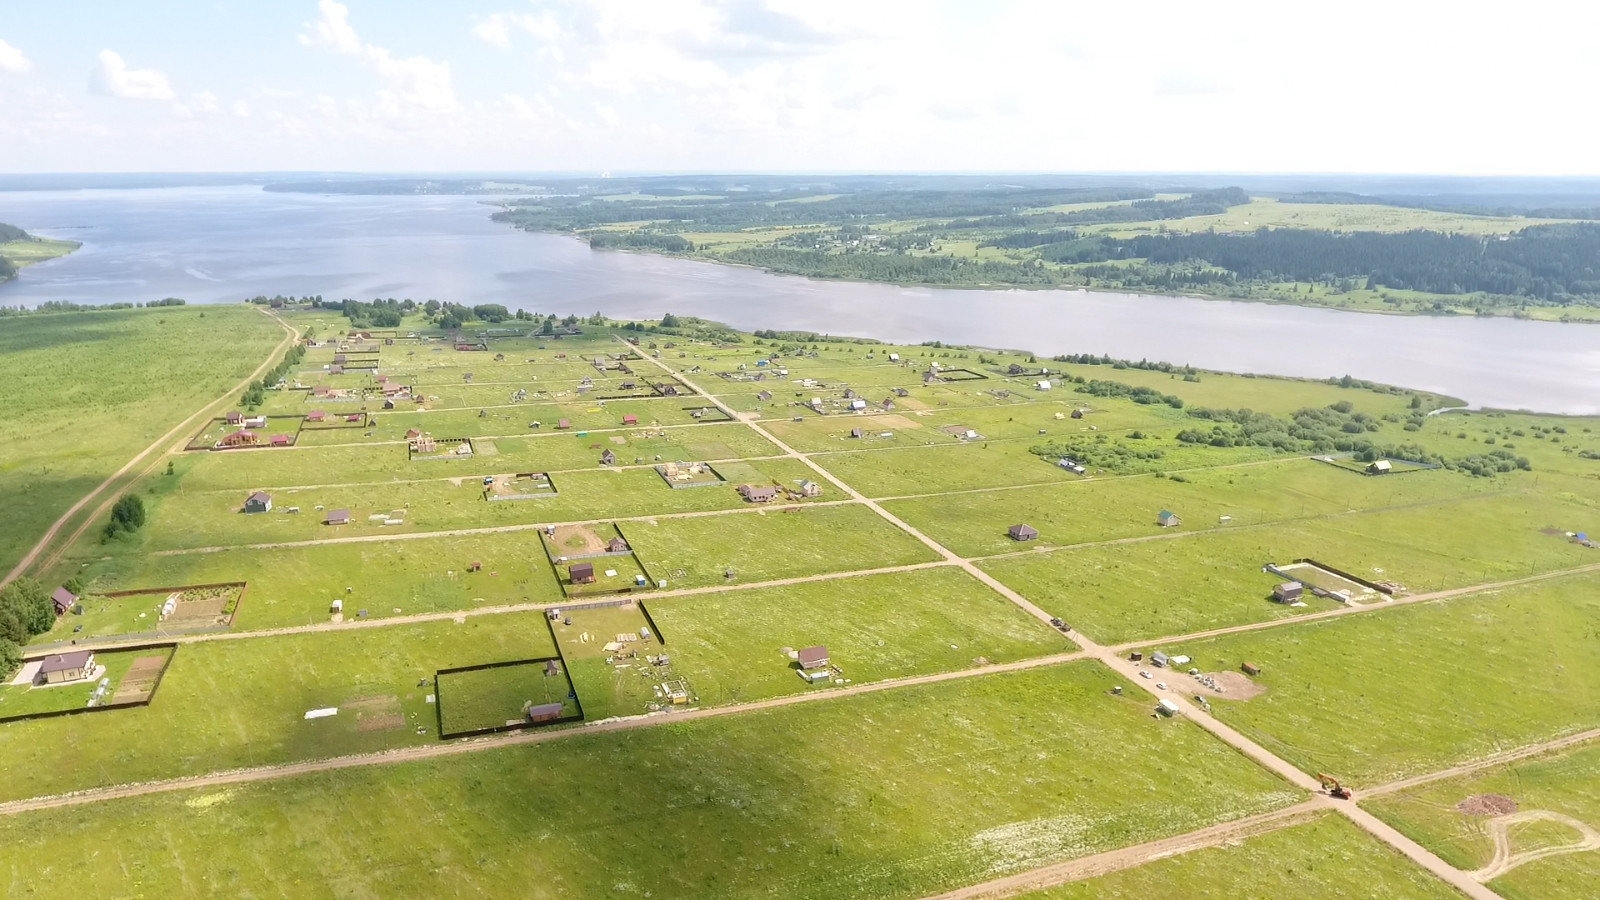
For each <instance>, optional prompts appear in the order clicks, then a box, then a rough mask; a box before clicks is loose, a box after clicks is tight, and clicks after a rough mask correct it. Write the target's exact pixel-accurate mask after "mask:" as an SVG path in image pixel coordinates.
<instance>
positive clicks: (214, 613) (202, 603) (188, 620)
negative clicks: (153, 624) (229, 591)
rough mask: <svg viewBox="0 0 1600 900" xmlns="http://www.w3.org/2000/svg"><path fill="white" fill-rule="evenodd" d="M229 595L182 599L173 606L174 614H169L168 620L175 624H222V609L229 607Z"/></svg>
mask: <svg viewBox="0 0 1600 900" xmlns="http://www.w3.org/2000/svg"><path fill="white" fill-rule="evenodd" d="M228 599H229V598H227V597H212V598H210V599H207V600H180V601H179V602H178V605H177V606H175V607H173V609H172V615H170V616H167V621H168V622H170V623H172V624H174V625H197V624H200V623H205V624H208V625H209V624H213V623H216V624H220V623H221V621H222V611H223V610H224V609H227V608H228Z"/></svg>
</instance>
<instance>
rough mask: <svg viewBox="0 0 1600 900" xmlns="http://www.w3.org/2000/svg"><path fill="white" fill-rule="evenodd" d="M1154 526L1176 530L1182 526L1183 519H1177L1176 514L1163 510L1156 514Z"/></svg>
mask: <svg viewBox="0 0 1600 900" xmlns="http://www.w3.org/2000/svg"><path fill="white" fill-rule="evenodd" d="M1156 524H1157V525H1160V526H1161V527H1162V528H1176V527H1178V526H1179V525H1182V524H1183V519H1181V518H1179V517H1178V514H1177V513H1175V512H1172V511H1171V510H1166V509H1163V510H1162V511H1161V512H1159V513H1157V514H1156Z"/></svg>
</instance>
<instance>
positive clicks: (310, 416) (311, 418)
mask: <svg viewBox="0 0 1600 900" xmlns="http://www.w3.org/2000/svg"><path fill="white" fill-rule="evenodd" d="M327 415H328V414H327V413H325V412H323V411H322V410H320V409H314V410H312V411H311V412H308V413H306V421H308V422H321V421H322V420H323V418H325V417H326V416H327Z"/></svg>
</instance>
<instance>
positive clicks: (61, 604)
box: [50, 587, 78, 616]
mask: <svg viewBox="0 0 1600 900" xmlns="http://www.w3.org/2000/svg"><path fill="white" fill-rule="evenodd" d="M50 605H51V606H54V607H55V610H56V615H58V616H64V615H66V614H67V612H68V611H69V610H71V609H72V608H73V607H74V606H77V605H78V595H77V594H74V593H73V592H71V591H69V590H67V589H66V588H64V587H58V588H56V590H55V593H53V594H51V595H50Z"/></svg>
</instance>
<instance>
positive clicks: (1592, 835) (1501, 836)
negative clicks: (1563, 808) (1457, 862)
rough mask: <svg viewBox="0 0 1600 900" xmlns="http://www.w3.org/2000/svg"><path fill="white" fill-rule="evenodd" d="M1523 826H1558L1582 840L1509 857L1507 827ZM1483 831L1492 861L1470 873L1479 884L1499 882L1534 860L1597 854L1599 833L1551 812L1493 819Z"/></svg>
mask: <svg viewBox="0 0 1600 900" xmlns="http://www.w3.org/2000/svg"><path fill="white" fill-rule="evenodd" d="M1523 822H1555V823H1556V824H1558V825H1565V826H1567V827H1568V828H1571V829H1572V830H1574V831H1576V832H1578V834H1579V835H1580V836H1581V837H1582V840H1579V841H1577V842H1575V843H1571V844H1561V845H1559V846H1555V847H1540V848H1539V849H1537V850H1525V851H1523V852H1521V853H1512V852H1511V826H1513V825H1520V824H1522V823H1523ZM1484 830H1486V831H1487V832H1488V833H1489V838H1490V840H1492V841H1494V857H1493V858H1492V859H1491V860H1490V861H1489V864H1488V865H1487V866H1484V867H1483V868H1481V869H1478V870H1477V871H1474V872H1472V873H1470V874H1471V875H1472V877H1473V878H1476V879H1477V880H1479V881H1489V880H1491V879H1494V878H1499V877H1500V876H1501V875H1504V874H1505V873H1507V872H1509V871H1511V870H1512V869H1515V868H1516V867H1517V866H1520V865H1522V864H1523V863H1530V862H1533V861H1534V860H1536V859H1544V858H1545V857H1549V856H1562V855H1565V854H1567V853H1582V852H1584V851H1587V850H1600V831H1596V830H1595V828H1594V826H1592V825H1590V824H1589V823H1588V822H1584V821H1580V820H1578V819H1574V818H1572V817H1571V816H1568V815H1563V814H1561V813H1558V812H1551V811H1550V810H1548V809H1530V810H1525V811H1523V812H1514V813H1511V814H1510V815H1504V816H1496V817H1494V818H1493V819H1490V820H1489V821H1488V822H1487V823H1485V824H1484Z"/></svg>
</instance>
